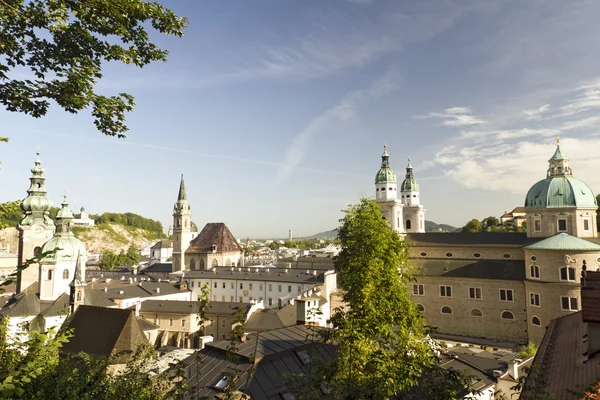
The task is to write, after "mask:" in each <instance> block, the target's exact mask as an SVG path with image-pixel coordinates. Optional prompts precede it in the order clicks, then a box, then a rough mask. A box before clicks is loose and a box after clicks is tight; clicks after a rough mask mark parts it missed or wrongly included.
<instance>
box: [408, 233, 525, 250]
mask: <svg viewBox="0 0 600 400" xmlns="http://www.w3.org/2000/svg"><path fill="white" fill-rule="evenodd" d="M405 240H407V241H409V242H411V243H412V244H413V245H414V246H420V247H426V246H434V247H437V246H440V245H442V246H443V245H453V246H460V245H464V246H522V245H524V244H525V243H526V242H527V241H528V239H527V234H526V233H524V232H473V233H472V232H448V233H445V232H426V233H408V234H407V235H406V237H405Z"/></svg>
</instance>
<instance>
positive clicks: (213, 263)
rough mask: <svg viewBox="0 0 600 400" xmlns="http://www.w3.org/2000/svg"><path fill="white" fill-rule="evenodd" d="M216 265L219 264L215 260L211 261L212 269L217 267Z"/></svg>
mask: <svg viewBox="0 0 600 400" xmlns="http://www.w3.org/2000/svg"><path fill="white" fill-rule="evenodd" d="M218 265H219V262H218V261H217V259H216V258H215V259H214V260H213V261H212V266H213V267H217V266H218Z"/></svg>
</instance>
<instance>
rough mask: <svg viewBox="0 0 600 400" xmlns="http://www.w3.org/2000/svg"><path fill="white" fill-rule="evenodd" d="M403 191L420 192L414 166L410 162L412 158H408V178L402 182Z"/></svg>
mask: <svg viewBox="0 0 600 400" xmlns="http://www.w3.org/2000/svg"><path fill="white" fill-rule="evenodd" d="M400 191H401V192H418V191H419V184H418V183H417V180H416V179H415V176H414V175H413V168H412V165H411V164H410V158H409V159H408V165H407V166H406V179H404V181H403V182H402V186H401V187H400Z"/></svg>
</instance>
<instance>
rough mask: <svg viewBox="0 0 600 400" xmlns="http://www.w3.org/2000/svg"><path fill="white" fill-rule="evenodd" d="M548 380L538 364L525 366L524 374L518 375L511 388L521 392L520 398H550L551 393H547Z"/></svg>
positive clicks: (523, 399)
mask: <svg viewBox="0 0 600 400" xmlns="http://www.w3.org/2000/svg"><path fill="white" fill-rule="evenodd" d="M547 387H548V381H547V380H546V378H545V377H544V374H543V372H542V370H541V368H540V366H539V365H538V364H534V365H532V366H531V367H529V368H525V374H523V375H522V376H520V377H519V379H518V382H517V384H516V385H515V386H513V387H512V388H511V390H514V391H518V392H521V395H520V396H519V399H521V400H552V399H555V396H554V394H553V393H548V391H547V390H546V388H547Z"/></svg>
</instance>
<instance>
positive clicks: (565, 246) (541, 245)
mask: <svg viewBox="0 0 600 400" xmlns="http://www.w3.org/2000/svg"><path fill="white" fill-rule="evenodd" d="M524 248H525V249H527V250H557V251H564V250H569V251H574V250H577V251H598V250H600V245H598V244H596V243H593V242H590V241H587V240H584V239H580V238H578V237H575V236H571V235H569V234H568V233H565V232H561V233H557V234H556V235H554V236H550V237H549V238H546V239H544V240H540V241H539V242H536V243H532V244H530V245H527V246H525V247H524Z"/></svg>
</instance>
